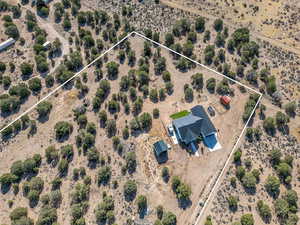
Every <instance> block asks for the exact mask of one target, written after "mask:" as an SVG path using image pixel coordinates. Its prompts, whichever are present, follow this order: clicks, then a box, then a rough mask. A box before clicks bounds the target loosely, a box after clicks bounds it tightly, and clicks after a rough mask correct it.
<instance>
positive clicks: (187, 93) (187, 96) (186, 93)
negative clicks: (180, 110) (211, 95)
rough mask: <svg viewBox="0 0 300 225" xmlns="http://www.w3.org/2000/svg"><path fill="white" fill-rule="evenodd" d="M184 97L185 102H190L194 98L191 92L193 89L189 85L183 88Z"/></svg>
mask: <svg viewBox="0 0 300 225" xmlns="http://www.w3.org/2000/svg"><path fill="white" fill-rule="evenodd" d="M184 99H185V100H186V101H187V102H192V101H193V99H194V93H193V89H191V88H190V87H188V88H186V89H185V90H184Z"/></svg>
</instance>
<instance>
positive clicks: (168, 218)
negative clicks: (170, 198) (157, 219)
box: [161, 212, 177, 225]
mask: <svg viewBox="0 0 300 225" xmlns="http://www.w3.org/2000/svg"><path fill="white" fill-rule="evenodd" d="M161 222H162V225H176V224H177V218H176V216H175V215H174V214H173V213H171V212H166V213H164V216H163V218H162V221H161Z"/></svg>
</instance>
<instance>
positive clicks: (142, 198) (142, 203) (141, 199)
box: [137, 195, 147, 213]
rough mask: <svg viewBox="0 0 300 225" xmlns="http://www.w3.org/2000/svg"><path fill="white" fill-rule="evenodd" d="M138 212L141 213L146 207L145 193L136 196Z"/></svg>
mask: <svg viewBox="0 0 300 225" xmlns="http://www.w3.org/2000/svg"><path fill="white" fill-rule="evenodd" d="M137 206H138V212H139V213H143V212H145V210H146V209H147V197H146V196H145V195H139V196H138V197H137Z"/></svg>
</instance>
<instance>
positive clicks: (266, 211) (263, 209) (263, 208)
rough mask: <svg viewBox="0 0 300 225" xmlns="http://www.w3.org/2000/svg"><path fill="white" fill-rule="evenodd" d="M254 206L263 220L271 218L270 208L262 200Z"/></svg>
mask: <svg viewBox="0 0 300 225" xmlns="http://www.w3.org/2000/svg"><path fill="white" fill-rule="evenodd" d="M256 206H257V210H258V213H259V215H260V216H261V217H262V219H263V220H269V219H270V218H271V216H272V214H271V209H270V207H269V206H268V205H267V204H265V203H264V202H263V201H262V200H259V201H258V202H257V205H256Z"/></svg>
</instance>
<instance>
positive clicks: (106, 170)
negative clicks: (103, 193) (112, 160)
mask: <svg viewBox="0 0 300 225" xmlns="http://www.w3.org/2000/svg"><path fill="white" fill-rule="evenodd" d="M110 177H111V169H110V167H108V166H105V167H102V168H101V169H100V170H99V171H98V185H101V184H104V185H105V184H107V183H108V182H109V179H110Z"/></svg>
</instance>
